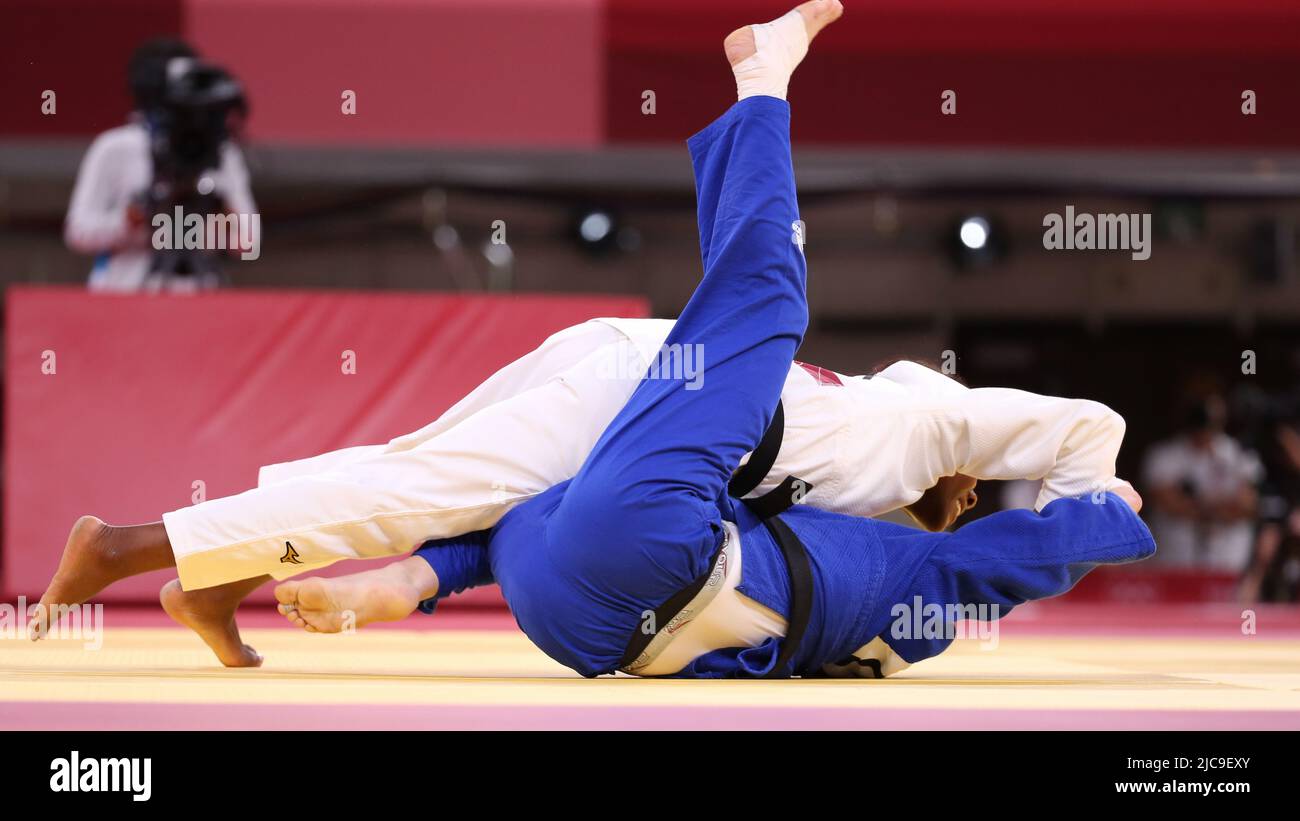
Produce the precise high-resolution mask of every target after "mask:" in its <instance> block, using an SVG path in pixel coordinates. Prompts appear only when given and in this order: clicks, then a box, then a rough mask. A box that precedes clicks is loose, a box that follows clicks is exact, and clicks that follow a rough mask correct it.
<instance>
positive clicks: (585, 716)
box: [0, 701, 1300, 731]
mask: <svg viewBox="0 0 1300 821" xmlns="http://www.w3.org/2000/svg"><path fill="white" fill-rule="evenodd" d="M0 729H3V730H7V731H12V730H444V731H445V730H875V731H880V730H1300V711H1294V712H1287V711H1232V710H1208V711H1201V710H1195V711H1191V710H1188V711H1176V710H1131V711H1130V710H1058V711H1053V710H978V711H977V710H930V709H885V710H859V709H852V708H787V707H776V708H721V709H719V708H714V707H527V706H496V707H493V706H468V705H374V706H366V705H353V704H321V705H313V706H290V705H284V704H215V703H214V704H183V703H177V704H170V703H154V704H136V703H121V702H38V701H26V702H24V701H12V702H4V703H0Z"/></svg>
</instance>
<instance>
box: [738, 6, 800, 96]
mask: <svg viewBox="0 0 1300 821" xmlns="http://www.w3.org/2000/svg"><path fill="white" fill-rule="evenodd" d="M749 28H750V30H751V31H753V32H754V47H755V51H754V53H753V54H752V55H750V56H749V57H746V58H745V59H744V60H741V61H740V62H739V63H737V64H736V65H735V66H733V67H732V69H731V70H732V71H733V72H735V75H736V99H738V100H743V99H745V98H746V97H756V96H759V95H763V96H766V97H779V98H780V99H782V100H784V99H785V94H786V89H787V87H788V86H789V85H790V75H791V74H793V73H794V70H795V67H796V66H798V65H799V62H800V61H801V60H803V58H804V55H805V54H807V53H808V29H807V27H806V26H805V25H804V20H803V15H802V14H800V13H799V12H798V11H797V10H791V11H790V12H788V13H786V14H785V15H783V16H781V17H778V18H777V19H775V20H773V21H772V22H770V23H762V24H758V25H753V26H750V27H749Z"/></svg>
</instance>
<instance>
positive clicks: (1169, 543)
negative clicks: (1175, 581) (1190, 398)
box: [1143, 396, 1263, 573]
mask: <svg viewBox="0 0 1300 821" xmlns="http://www.w3.org/2000/svg"><path fill="white" fill-rule="evenodd" d="M1226 416H1227V412H1226V410H1225V406H1224V403H1223V400H1222V398H1220V397H1218V396H1210V397H1207V398H1206V399H1204V400H1201V401H1198V402H1196V403H1195V404H1194V405H1193V407H1192V409H1191V412H1190V413H1189V414H1188V418H1187V422H1186V425H1185V429H1184V431H1183V432H1182V433H1181V434H1179V435H1178V436H1176V437H1175V438H1173V439H1171V440H1168V441H1165V442H1160V443H1157V444H1155V445H1153V446H1152V447H1151V449H1150V450H1149V451H1148V452H1147V456H1146V460H1145V464H1144V465H1143V479H1144V484H1145V488H1144V496H1145V498H1146V500H1147V503H1148V504H1149V511H1150V523H1151V529H1152V531H1153V532H1154V534H1155V537H1156V544H1157V545H1158V546H1159V549H1158V551H1157V553H1156V556H1157V559H1159V560H1161V561H1163V562H1165V563H1167V564H1174V565H1180V566H1200V567H1205V568H1209V569H1215V570H1223V571H1231V572H1234V573H1241V572H1244V571H1245V570H1246V565H1247V563H1248V562H1249V561H1250V557H1251V547H1252V540H1253V535H1254V516H1255V509H1256V503H1257V495H1256V492H1255V485H1256V484H1257V483H1258V482H1259V481H1260V479H1261V478H1262V474H1263V470H1262V466H1261V465H1260V462H1259V459H1258V458H1257V457H1256V456H1255V455H1254V454H1253V453H1252V452H1250V451H1248V450H1246V449H1245V448H1243V447H1242V446H1241V445H1240V444H1239V443H1238V442H1237V441H1236V440H1235V439H1233V438H1232V437H1230V436H1228V435H1227V434H1226V433H1224V424H1225V421H1226Z"/></svg>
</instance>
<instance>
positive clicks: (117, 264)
mask: <svg viewBox="0 0 1300 821" xmlns="http://www.w3.org/2000/svg"><path fill="white" fill-rule="evenodd" d="M208 176H209V177H210V178H211V179H212V182H213V184H214V189H213V190H214V193H215V194H216V195H217V196H219V197H220V198H221V199H222V201H223V202H224V203H225V205H226V208H227V210H228V211H229V212H230V213H233V214H241V215H244V214H246V215H253V214H256V212H257V206H256V204H255V203H254V202H253V192H252V189H251V188H250V187H249V178H248V167H247V166H246V165H245V164H244V156H243V153H242V152H241V151H240V150H239V146H238V145H236V144H235V143H234V142H233V141H230V140H227V141H226V142H225V143H224V144H223V145H222V146H221V165H220V167H219V168H217V169H216V170H214V171H212V172H210V173H209V174H208ZM152 180H153V157H152V155H151V153H150V143H149V132H148V129H147V128H146V127H145V125H144V122H143V121H142V120H140V119H138V118H137V119H134V120H133V121H132V122H129V123H127V124H126V125H122V126H119V127H117V128H113V129H110V130H108V131H105V132H104V133H102V134H100V135H99V136H98V137H96V138H95V140H94V142H92V143H91V145H90V149H89V150H88V151H87V152H86V156H85V158H84V159H83V160H82V161H81V169H80V170H79V171H78V172H77V184H76V187H75V188H74V189H73V192H72V204H71V205H70V206H69V208H68V215H67V218H66V220H65V221H64V225H63V238H64V241H65V242H66V243H67V245H68V247H69V248H71V249H72V250H74V251H78V252H81V253H84V254H94V255H95V257H96V258H95V265H94V267H93V268H92V269H91V272H90V289H91V290H94V291H138V290H146V289H160V290H189V289H194V288H197V287H201V283H199V282H197V281H195V279H194V278H193V277H174V276H173V277H157V276H155V277H152V278H151V277H150V275H149V267H150V263H151V262H152V259H153V246H152V243H151V237H152V235H153V230H154V229H153V228H152V227H151V226H150V225H149V224H148V221H147V219H146V222H145V223H144V224H132V222H131V221H130V219H129V217H128V209H129V207H130V205H131V203H132V202H133V201H135V200H137V198H139V196H140V195H141V194H142V193H143V192H144V191H145V189H146V188H148V187H149V185H150V183H151V182H152ZM241 222H242V223H243V225H244V226H246V227H247V230H250V231H252V232H254V233H257V232H260V229H261V226H260V220H257V219H246V220H241ZM241 240H242V242H243V243H244V244H245V245H246V246H251V247H253V248H260V247H261V237H259V236H244V237H241Z"/></svg>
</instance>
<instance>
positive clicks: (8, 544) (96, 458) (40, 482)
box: [0, 287, 648, 601]
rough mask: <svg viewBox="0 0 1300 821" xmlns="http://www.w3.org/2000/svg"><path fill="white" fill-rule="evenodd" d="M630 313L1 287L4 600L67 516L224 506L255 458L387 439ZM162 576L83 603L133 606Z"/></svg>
mask: <svg viewBox="0 0 1300 821" xmlns="http://www.w3.org/2000/svg"><path fill="white" fill-rule="evenodd" d="M647 310H648V306H647V303H646V301H645V300H644V299H641V298H639V297H618V296H601V297H584V296H484V295H476V296H461V295H439V294H422V293H421V294H417V293H405V294H392V293H387V294H374V293H352V292H293V291H282V292H270V291H227V292H219V293H215V294H207V295H202V296H195V297H188V298H187V297H168V296H108V295H94V294H89V293H86V292H84V291H82V290H79V289H73V288H30V287H19V288H11V289H10V290H9V292H8V295H7V321H6V327H5V375H6V384H5V390H6V396H5V488H4V501H5V516H4V551H3V578H2V579H0V581H2V583H3V587H4V590H5V594H6V595H7V596H9V597H13V596H16V595H18V594H26V595H32V594H34V593H39V592H40V591H41V590H42V589H43V587H44V585H45V583H46V582H47V581H48V580H49V577H50V575H51V573H52V572H53V571H54V568H55V566H56V564H57V562H58V558H59V554H60V551H61V550H62V547H63V541H64V539H65V537H66V535H67V531H68V528H69V526H70V525H71V524H72V522H73V521H74V520H75V519H76V517H77V516H79V515H81V514H84V513H93V514H95V515H97V516H100V517H101V518H104V519H106V520H107V521H109V522H112V523H132V522H145V521H154V520H157V519H158V518H159V516H160V515H161V514H162V513H163V512H164V511H167V510H172V509H175V508H179V507H183V506H185V505H188V504H190V503H191V496H192V494H193V493H194V492H195V491H194V486H193V483H194V482H196V481H202V482H203V483H204V486H205V487H204V490H205V492H206V495H207V498H215V497H217V496H225V495H229V494H231V493H237V492H239V491H241V490H244V489H246V488H248V487H250V486H252V485H254V484H256V481H257V468H258V466H259V465H262V464H266V463H270V462H279V461H284V460H287V459H296V458H301V457H304V456H309V455H311V454H314V453H319V452H322V451H325V450H330V449H334V448H340V447H347V446H350V445H359V444H367V443H377V442H384V441H387V440H388V439H390V438H392V437H393V436H396V435H399V434H402V433H405V432H408V431H411V430H415V429H416V428H418V427H420V426H422V425H423V424H425V423H426V422H428V421H429V420H430V419H433V418H434V417H435V416H437V415H438V414H439V413H441V412H442V411H443V410H445V409H446V408H448V407H449V406H450V405H451V404H452V403H453V402H455V401H456V400H457V399H459V398H460V397H461V396H463V395H465V394H466V393H468V392H469V391H470V390H471V389H472V388H473V387H474V386H475V385H477V384H478V383H479V382H480V381H482V380H483V379H484V378H485V377H487V376H488V375H489V374H491V373H492V372H493V371H495V370H496V369H497V368H499V367H501V366H502V365H504V364H506V363H507V362H509V361H511V360H513V359H515V358H517V357H519V356H520V355H522V354H524V353H527V352H528V351H529V350H531V349H532V348H534V347H535V346H536V345H537V344H538V343H540V342H541V341H542V340H543V339H544V338H545V337H546V336H548V335H549V334H551V333H553V332H555V331H557V330H559V329H561V328H564V327H566V326H569V325H573V324H576V323H578V322H582V321H583V320H586V319H590V318H592V317H596V316H645V315H647V314H646V312H647ZM345 351H353V352H355V355H356V373H355V374H344V373H343V368H342V361H343V360H342V357H343V355H344V352H345ZM50 364H52V365H53V372H52V373H46V372H45V371H46V370H49V369H50V368H49V366H50ZM357 566H358V565H357V564H356V563H352V564H351V568H350V569H355V568H356V567H357ZM166 578H167V577H166V576H164V575H163V574H153V575H151V576H147V577H141V578H139V579H134V580H131V581H128V582H124V583H122V584H120V585H117V586H116V587H114V588H112V589H111V590H110V591H108V592H106V593H105V594H104V595H103V596H101V597H100V598H99V600H102V601H122V600H142V599H147V598H150V597H152V596H154V595H156V593H157V590H158V588H159V587H160V586H161V584H162V583H163V582H164V581H165V580H166ZM263 600H265V597H263Z"/></svg>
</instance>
